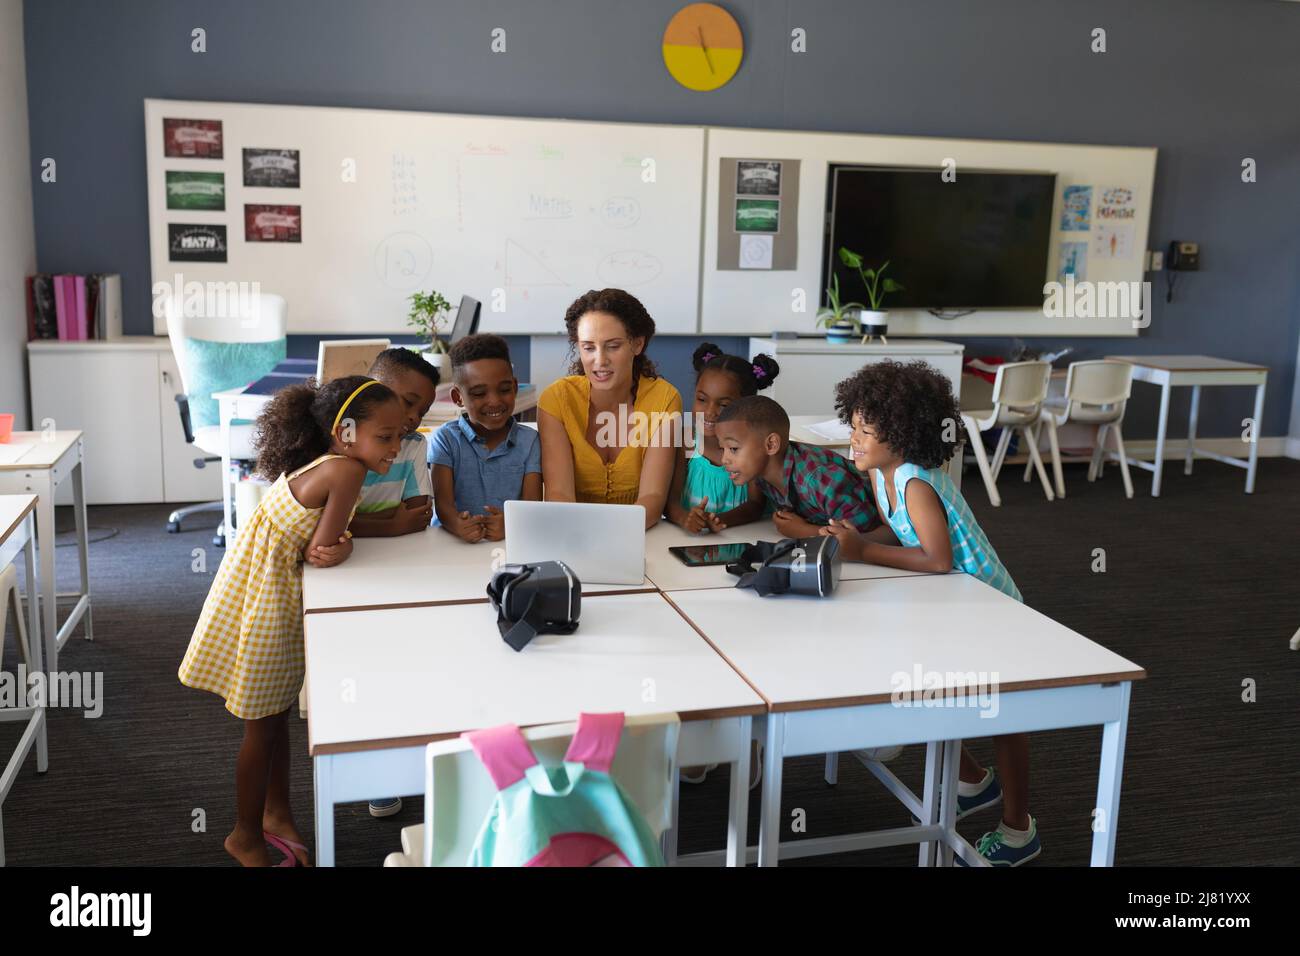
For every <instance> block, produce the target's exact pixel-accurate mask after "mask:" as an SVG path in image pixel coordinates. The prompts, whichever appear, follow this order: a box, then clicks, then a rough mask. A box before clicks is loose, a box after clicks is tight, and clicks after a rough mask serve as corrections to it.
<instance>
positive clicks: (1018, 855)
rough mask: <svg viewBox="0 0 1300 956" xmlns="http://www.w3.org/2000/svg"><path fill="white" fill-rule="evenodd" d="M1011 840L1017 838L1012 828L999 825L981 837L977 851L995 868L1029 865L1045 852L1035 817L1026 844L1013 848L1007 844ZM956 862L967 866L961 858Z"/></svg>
mask: <svg viewBox="0 0 1300 956" xmlns="http://www.w3.org/2000/svg"><path fill="white" fill-rule="evenodd" d="M1011 839H1015V837H1014V836H1013V835H1012V831H1010V828H1009V827H1007V825H1006V824H1005V823H999V824H998V828H997V829H996V830H991V831H990V832H988V833H986V834H984V835H983V836H982V837H980V842H979V845H978V846H977V847H976V848H975V849H976V850H977V851H978V852H979V855H980V856H982V857H984V859H986V860H988V861H989V863H991V864H992V865H993V866H1019V865H1020V864H1022V863H1028V862H1029V861H1030V860H1032V859H1034V857H1036V856H1038V854H1040V853H1042V852H1043V845H1042V843H1040V842H1039V840H1038V821H1036V820H1035V819H1034V818H1033V817H1030V818H1029V836H1028V838H1027V839H1025V842H1024V843H1023V844H1021V845H1020V846H1013V845H1012V844H1010V843H1008V842H1007V841H1008V840H1011ZM956 860H957V863H958V865H960V866H966V865H967V863H966V861H965V860H963V859H962V858H961V857H956Z"/></svg>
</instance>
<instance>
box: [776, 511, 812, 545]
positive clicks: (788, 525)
mask: <svg viewBox="0 0 1300 956" xmlns="http://www.w3.org/2000/svg"><path fill="white" fill-rule="evenodd" d="M772 523H773V524H774V525H776V530H777V531H779V532H780V533H781V537H783V538H812V537H815V536H817V535H819V534H821V533H822V526H821V525H816V524H813V523H812V522H810V521H806V520H804V519H803V518H801V517H799V516H798V515H797V514H795V513H794V512H793V511H787V510H785V509H782V510H780V511H778V512H776V514H774V515H772Z"/></svg>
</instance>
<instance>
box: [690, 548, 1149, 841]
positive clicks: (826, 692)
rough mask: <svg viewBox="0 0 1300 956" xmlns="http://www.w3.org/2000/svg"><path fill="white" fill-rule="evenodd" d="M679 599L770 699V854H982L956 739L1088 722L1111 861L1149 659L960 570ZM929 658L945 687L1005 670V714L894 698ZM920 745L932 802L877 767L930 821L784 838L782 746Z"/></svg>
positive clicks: (766, 788) (766, 781)
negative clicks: (908, 848)
mask: <svg viewBox="0 0 1300 956" xmlns="http://www.w3.org/2000/svg"><path fill="white" fill-rule="evenodd" d="M671 599H672V601H673V603H674V604H676V605H677V606H678V607H679V608H680V609H681V611H682V613H684V614H685V615H686V616H687V617H688V618H689V619H690V620H691V622H692V623H694V624H695V626H696V627H697V628H698V629H699V630H700V632H701V633H703V634H706V635H708V638H709V640H710V641H711V642H712V643H713V644H714V646H716V647H717V649H718V651H719V652H720V653H721V654H723V655H724V656H725V657H726V658H727V659H728V660H729V661H730V662H731V663H732V665H733V666H735V667H736V669H737V670H739V671H740V672H741V673H742V674H743V675H745V677H746V679H748V680H749V682H750V683H751V684H752V685H753V686H754V687H756V688H758V690H759V691H760V692H761V693H762V694H763V696H764V697H765V698H766V699H767V700H768V701H769V703H770V705H771V706H770V710H771V713H770V714H769V715H768V718H767V738H766V739H767V743H766V756H765V758H764V761H763V818H762V826H761V830H760V832H761V834H762V835H761V837H760V840H759V847H758V858H759V861H760V863H761V864H764V865H775V864H776V862H777V858H778V855H780V856H784V857H786V858H792V857H795V856H808V855H814V854H818V853H831V852H844V851H848V850H860V849H866V848H874V847H881V846H893V845H897V844H901V843H921V844H922V845H923V848H922V851H921V856H920V860H921V863H922V865H925V864H927V863H928V862H929V859H930V853H931V852H932V847H933V845H934V844H936V843H937V844H940V845H942V847H943V848H944V854H943V856H944V859H945V861H947V860H948V859H950V854H951V853H952V852H954V851H955V852H957V853H960V854H961V855H962V857H963V858H964V859H966V860H967V861H968V862H972V863H979V862H982V861H981V860H980V859H979V858H978V856H976V854H975V851H974V849H973V848H972V847H971V846H970V844H968V843H966V841H965V840H963V839H962V838H961V837H960V835H958V834H957V831H956V829H955V825H954V819H955V812H956V801H955V798H953V797H952V795H953V794H954V793H955V792H956V785H955V781H956V773H957V761H958V755H959V752H960V744H961V740H962V739H963V738H974V737H989V736H995V735H999V734H1009V733H1020V732H1028V731H1039V730H1052V729H1058V728H1064V727H1079V726H1088V725H1092V724H1102V725H1104V728H1105V729H1104V731H1103V734H1102V750H1101V770H1100V774H1099V778H1098V785H1097V810H1098V812H1099V814H1103V815H1104V816H1103V817H1102V819H1103V820H1104V822H1105V825H1104V826H1100V827H1097V828H1095V832H1094V836H1093V846H1092V862H1093V865H1107V866H1109V865H1110V864H1111V863H1113V861H1114V855H1115V833H1116V828H1117V825H1118V813H1119V793H1120V780H1121V774H1122V770H1123V762H1124V736H1125V730H1126V726H1127V721H1128V701H1129V690H1130V685H1131V682H1132V681H1134V680H1139V679H1141V678H1143V677H1145V676H1146V675H1145V672H1144V671H1143V670H1142V669H1141V668H1140V667H1138V665H1136V664H1134V663H1132V662H1131V661H1128V660H1125V659H1124V658H1122V657H1120V656H1119V655H1118V654H1114V653H1112V652H1111V651H1108V650H1106V649H1105V648H1104V647H1101V646H1100V645H1098V644H1095V643H1093V642H1092V641H1089V640H1088V639H1087V638H1084V637H1082V636H1080V635H1078V634H1076V633H1074V632H1073V631H1071V630H1069V629H1068V628H1066V627H1063V626H1062V625H1060V624H1057V623H1056V622H1054V621H1052V620H1051V619H1049V618H1047V617H1044V616H1043V615H1042V614H1039V613H1038V612H1037V611H1034V610H1033V609H1032V608H1029V607H1026V606H1025V605H1023V604H1020V603H1018V602H1016V601H1013V600H1011V599H1010V598H1008V597H1006V596H1005V595H1003V594H1002V593H1000V592H998V591H995V590H994V589H993V588H990V587H988V586H986V585H984V584H982V583H981V582H979V581H977V580H976V579H974V578H972V577H970V576H968V575H965V574H960V573H953V574H943V575H924V576H918V577H913V578H907V579H891V580H885V579H876V580H870V581H847V582H844V583H842V584H841V585H840V587H839V589H838V591H837V592H836V594H835V597H834V598H833V599H832V600H822V599H817V598H805V597H799V596H792V595H785V596H782V597H781V598H780V599H773V598H760V597H758V596H757V595H752V594H750V595H742V594H736V593H734V592H727V591H721V590H697V591H682V592H677V593H674V594H673V595H672V596H671ZM746 601H747V602H748V604H746V603H744V602H746ZM918 668H919V669H920V670H922V671H923V672H924V673H925V674H930V673H933V674H935V675H937V676H936V678H935V681H936V683H935V685H934V686H935V687H941V688H943V689H945V690H951V689H953V688H955V687H957V686H958V684H959V682H960V680H961V675H966V674H972V673H973V674H976V675H979V674H981V673H984V674H987V675H988V679H989V680H991V681H996V688H997V691H998V693H997V694H996V696H995V697H994V698H993V700H995V701H996V706H997V713H996V716H993V717H984V716H982V714H983V713H986V712H989V711H991V708H989V711H984V710H981V709H980V708H978V707H975V706H965V707H959V706H946V707H937V706H929V707H926V706H916V705H913V706H900V705H898V704H895V703H893V702H892V700H891V695H893V693H894V692H895V690H896V689H899V688H900V686H901V684H900V679H909V678H912V675H913V674H914V671H915V670H916V669H918ZM898 675H905V677H902V678H900V677H899V676H898ZM954 702H955V701H954ZM912 743H926V744H927V745H928V759H927V773H926V787H925V791H926V793H925V798H924V801H922V800H920V799H918V798H917V797H916V796H915V795H914V794H913V793H912V792H911V791H910V790H909V789H907V787H906V786H905V785H904V784H902V782H901V781H898V780H897V778H896V777H894V776H893V774H892V773H890V772H889V771H888V770H887V769H885V768H884V767H882V766H880V765H878V764H877V765H872V767H871V768H870V769H872V771H873V773H875V774H876V776H877V777H879V778H880V779H881V780H882V782H884V783H885V785H886V786H887V787H888V788H889V789H890V790H891V792H893V793H894V794H895V796H897V797H898V798H899V799H900V801H901V802H902V803H903V804H904V805H905V806H907V807H908V808H909V809H911V810H912V812H913V813H914V814H915V816H916V817H917V818H918V819H919V820H921V821H922V825H921V826H919V827H899V828H895V829H892V830H884V831H877V832H874V833H865V834H854V835H851V836H840V837H824V838H815V839H806V840H800V841H798V842H795V843H787V844H785V845H779V844H778V834H779V833H780V826H781V822H782V821H781V819H780V811H781V772H782V759H783V758H784V757H790V756H798V755H802V754H821V753H826V754H836V753H838V752H841V751H851V750H856V749H860V748H863V747H879V746H889V745H893V744H912ZM940 762H942V764H943V775H944V778H945V781H946V786H944V787H943V793H944V795H945V798H946V799H945V801H944V802H945V804H946V805H945V806H943V807H940V806H939V805H938V803H937V800H936V796H935V794H936V792H937V790H938V785H939V776H938V772H939V764H940ZM833 777H834V774H833V771H832V769H831V768H830V767H828V779H829V780H832V781H833Z"/></svg>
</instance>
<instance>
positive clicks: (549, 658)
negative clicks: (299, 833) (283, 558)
mask: <svg viewBox="0 0 1300 956" xmlns="http://www.w3.org/2000/svg"><path fill="white" fill-rule="evenodd" d="M304 630H305V641H306V654H307V687H308V691H307V694H308V702H309V704H308V737H309V741H310V749H311V755H312V762H313V768H314V778H315V790H316V858H317V864H318V865H320V866H331V865H333V862H334V806H335V804H338V803H345V802H349V801H359V800H368V799H372V798H376V797H387V796H392V795H393V794H395V793H396V794H411V793H423V792H424V746H425V744H427V743H429V742H430V741H434V740H441V739H445V738H448V737H454V736H456V735H458V734H460V733H462V732H463V731H466V730H474V729H478V728H482V727H491V726H495V725H498V724H503V723H514V724H518V725H519V726H521V727H528V726H536V725H541V724H549V723H559V722H562V721H567V720H573V719H574V718H575V717H576V716H577V714H578V713H579V712H584V711H585V712H594V713H601V712H610V711H622V712H624V713H627V714H655V713H666V712H676V713H677V714H678V715H679V716H680V718H681V720H682V722H683V723H682V732H681V737H680V740H679V747H678V759H679V762H680V763H681V764H682V765H687V766H689V765H693V764H703V763H731V764H734V765H735V766H734V767H733V768H732V771H731V781H732V784H731V808H730V814H731V816H730V821H731V822H730V826H729V831H728V841H727V842H728V853H729V856H730V859H731V860H732V862H733V863H734V862H738V861H739V860H740V859H741V858H742V856H743V853H744V846H745V842H746V841H745V832H746V829H745V828H746V822H747V820H746V817H747V809H748V798H749V788H748V783H749V741H750V735H751V721H752V718H753V717H754V716H755V715H758V714H761V713H763V712H764V710H765V709H766V707H765V704H764V702H763V700H762V698H761V697H759V695H758V694H757V693H755V692H754V690H753V689H752V688H751V687H749V685H747V684H746V683H745V682H744V681H743V680H742V679H741V678H740V677H739V676H738V675H737V674H736V672H735V671H734V670H733V669H732V668H731V667H729V666H728V665H727V664H726V662H725V661H723V659H722V658H721V657H719V656H718V655H717V654H716V653H715V652H714V651H713V649H712V648H710V646H709V645H708V643H706V642H705V641H704V640H702V639H701V638H700V636H699V634H697V633H696V632H695V631H694V630H693V629H692V628H691V627H690V625H689V624H687V622H686V621H685V620H683V619H682V617H681V616H680V615H679V614H678V613H677V612H676V611H675V610H674V609H673V608H672V607H671V606H670V605H669V604H668V602H667V601H665V600H664V598H663V597H662V596H661V595H659V594H655V593H648V594H623V595H604V596H598V597H591V598H585V597H584V599H583V602H582V626H581V627H579V629H578V630H577V631H576V632H575V633H573V634H568V635H560V634H547V635H542V636H540V637H537V638H535V639H534V640H533V642H532V643H531V644H529V645H528V646H527V647H526V648H525V649H524V650H523V651H522V652H519V653H516V652H515V651H513V650H511V649H510V648H509V647H508V646H507V645H506V644H505V643H504V642H503V641H502V640H501V636H500V634H499V633H498V631H497V626H496V616H495V614H493V612H492V609H491V607H490V606H488V605H483V604H458V605H445V606H442V607H419V608H387V609H382V610H369V611H357V612H355V613H350V614H309V615H307V617H306V622H305V628H304ZM675 832H676V830H675V828H674V833H675ZM376 862H378V861H376Z"/></svg>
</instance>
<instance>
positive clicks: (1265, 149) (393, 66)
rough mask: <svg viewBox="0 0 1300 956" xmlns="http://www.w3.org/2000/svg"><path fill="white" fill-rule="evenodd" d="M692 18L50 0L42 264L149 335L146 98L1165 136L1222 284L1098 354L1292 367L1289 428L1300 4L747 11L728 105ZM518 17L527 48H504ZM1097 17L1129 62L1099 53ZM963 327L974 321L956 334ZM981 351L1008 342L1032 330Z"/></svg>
mask: <svg viewBox="0 0 1300 956" xmlns="http://www.w3.org/2000/svg"><path fill="white" fill-rule="evenodd" d="M681 5H682V3H680V2H678V0H637V2H635V3H626V2H625V3H617V4H616V3H611V2H608V0H547V2H544V3H540V2H530V0H512V2H505V0H475V2H469V0H465V2H437V3H434V2H427V0H366V2H355V0H226V2H223V3H220V4H217V3H211V2H209V3H204V2H199V0H132V2H130V3H121V2H114V3H104V2H76V0H28V2H27V3H26V5H25V13H26V17H25V24H24V34H25V41H26V53H27V79H28V97H29V105H30V123H31V154H32V172H33V177H34V180H33V181H34V186H33V189H34V192H35V213H36V227H37V252H38V259H39V263H38V264H39V267H40V268H41V269H42V270H47V271H57V270H81V271H89V270H113V271H118V272H121V273H122V275H123V285H124V296H125V302H124V306H125V309H126V312H127V319H126V325H127V330H128V331H131V332H137V333H143V332H147V331H149V301H148V295H149V289H148V286H149V261H148V231H147V223H146V219H147V203H146V197H145V157H144V130H143V118H142V114H143V109H142V104H141V101H142V100H143V99H144V98H145V97H150V96H153V97H172V98H181V99H214V100H239V101H250V102H270V103H300V104H308V105H333V106H357V107H385V108H393V109H412V110H439V111H448V112H468V113H489V114H491V113H499V114H506V115H517V116H556V117H568V118H575V119H598V120H634V121H644V122H668V123H694V124H712V125H724V126H752V127H770V128H778V129H780V128H785V129H811V130H832V131H846V132H847V131H851V132H871V133H886V134H909V135H942V136H954V137H971V138H993V139H1022V140H1047V141H1063V142H1082V143H1103V144H1113V145H1139V146H1156V147H1158V148H1159V150H1160V159H1159V165H1158V168H1157V175H1156V195H1155V199H1154V202H1155V206H1154V218H1153V223H1152V235H1151V245H1152V247H1153V248H1164V247H1165V246H1166V245H1167V243H1168V242H1169V241H1170V240H1171V239H1194V240H1198V241H1200V242H1201V243H1202V256H1203V259H1204V269H1203V271H1202V272H1201V273H1199V274H1197V275H1192V276H1187V277H1185V278H1184V280H1183V281H1182V282H1181V284H1180V286H1179V289H1178V295H1177V298H1176V300H1175V302H1174V303H1173V305H1171V306H1166V305H1165V304H1164V302H1163V297H1160V299H1159V301H1158V302H1157V305H1156V308H1155V310H1154V314H1153V321H1152V327H1151V328H1150V329H1148V330H1147V331H1146V333H1145V334H1144V335H1143V336H1142V337H1141V338H1140V339H1137V340H1133V339H1111V340H1106V339H1082V340H1078V343H1077V344H1078V347H1079V356H1080V357H1089V356H1095V355H1101V354H1106V353H1109V352H1116V351H1121V352H1142V353H1159V352H1184V353H1187V352H1207V353H1212V354H1218V355H1223V356H1226V357H1232V358H1238V359H1243V360H1250V361H1256V362H1263V363H1267V364H1268V365H1270V366H1271V367H1272V369H1273V375H1272V378H1271V381H1270V388H1269V396H1268V404H1267V407H1266V413H1265V420H1264V423H1263V429H1262V432H1263V434H1264V435H1282V434H1285V433H1286V431H1287V421H1288V417H1289V413H1290V404H1291V401H1290V399H1291V392H1292V383H1293V379H1294V375H1295V366H1296V354H1297V348H1296V343H1297V337H1298V336H1300V282H1298V280H1297V269H1296V263H1297V259H1298V256H1297V254H1298V253H1300V235H1297V228H1296V222H1297V218H1296V213H1297V210H1300V123H1297V121H1296V119H1295V117H1296V111H1295V100H1294V97H1295V92H1296V90H1297V89H1300V57H1297V56H1296V55H1295V50H1296V38H1297V36H1298V35H1300V4H1295V3H1283V2H1280V0H1142V2H1140V3H1138V2H1134V0H1092V2H1090V3H1087V4H1081V3H1067V2H1064V0H998V2H996V3H989V2H982V3H972V2H969V0H828V2H815V0H803V2H800V0H790V2H782V0H729V2H727V3H726V4H725V5H726V6H727V7H728V9H730V10H731V11H732V12H733V14H734V15H735V16H736V17H737V19H738V20H739V22H740V24H741V28H742V30H743V31H744V35H745V39H746V57H745V63H744V65H743V66H742V68H741V70H740V73H739V74H738V75H737V77H736V78H735V79H734V80H733V81H732V82H731V83H730V84H729V85H728V86H726V87H724V88H723V89H722V90H720V91H717V92H714V93H704V94H702V93H692V92H689V91H686V90H684V89H682V88H680V87H678V86H677V85H676V84H675V83H673V82H672V81H671V79H670V78H669V76H668V74H667V72H666V71H665V69H664V67H663V63H662V60H661V58H660V52H659V41H660V37H661V36H662V32H663V28H664V25H665V23H666V22H667V20H668V19H669V17H670V16H671V15H672V13H673V12H674V11H675V10H676V9H677V8H679V7H680V6H681ZM196 26H202V27H204V28H205V29H206V30H207V36H208V52H207V53H205V54H201V55H200V54H194V53H191V52H190V38H189V37H190V30H191V29H193V28H194V27H196ZM498 26H499V27H503V28H505V29H506V31H507V52H506V53H505V54H498V55H494V54H492V53H490V52H489V31H490V30H491V29H492V28H494V27H498ZM1097 26H1101V27H1104V28H1105V29H1106V31H1107V39H1108V52H1106V53H1104V54H1093V53H1091V52H1090V50H1089V42H1090V31H1091V30H1092V28H1094V27H1097ZM794 27H802V28H803V29H804V30H806V31H807V38H808V49H807V52H806V53H803V54H793V53H791V52H790V42H789V36H790V30H791V29H792V28H794ZM45 156H53V157H56V158H57V160H58V170H59V177H58V183H57V184H41V183H40V182H39V180H38V179H37V178H36V174H37V173H38V171H39V162H40V159H41V157H45ZM1247 156H1249V157H1252V158H1254V159H1255V160H1256V161H1257V163H1258V165H1259V181H1258V182H1257V183H1255V184H1251V185H1247V184H1243V183H1242V182H1241V179H1240V168H1241V160H1242V158H1243V157H1247ZM557 321H558V319H557ZM959 331H960V323H954V327H953V332H954V334H953V335H952V336H949V337H950V338H957V339H959V340H960V336H959V335H958V334H957V333H958V332H959ZM523 341H524V340H522V339H519V340H517V346H518V345H522V343H523ZM694 344H695V340H690V339H682V340H676V341H673V342H669V341H663V342H658V343H656V345H655V347H654V354H655V355H656V357H658V358H660V359H661V360H662V364H663V365H664V366H665V369H666V371H667V373H668V376H669V378H670V379H672V380H673V381H674V383H675V384H677V385H678V387H679V388H690V387H691V384H692V383H691V382H690V380H689V365H688V364H687V361H686V360H687V358H688V357H689V354H690V350H691V348H693V347H694ZM719 344H723V345H726V346H729V347H736V348H739V347H740V345H739V340H735V339H731V340H723V341H721V342H720V343H719ZM1033 344H1042V345H1045V346H1046V345H1053V344H1056V343H1054V342H1053V341H1052V340H1039V341H1037V342H1035V343H1033ZM967 345H968V350H969V351H970V352H973V353H1001V352H1004V351H1005V349H1006V347H1007V341H1006V340H1004V339H1003V340H984V341H980V340H969V341H967ZM301 347H302V348H304V349H306V348H309V347H311V346H310V343H303V344H302V345H301ZM515 351H516V353H517V354H518V353H521V352H523V351H524V350H523V349H522V348H521V347H516V349H515ZM1139 388H1140V389H1142V392H1140V393H1139V400H1138V401H1137V402H1136V403H1135V408H1134V411H1133V413H1132V414H1133V419H1132V420H1131V422H1130V424H1129V427H1127V428H1126V431H1128V433H1129V435H1130V437H1139V436H1141V435H1142V434H1144V433H1146V434H1150V433H1151V431H1153V429H1149V427H1148V426H1149V422H1150V418H1151V409H1152V407H1153V404H1154V402H1153V398H1152V396H1150V395H1147V394H1145V393H1146V392H1147V391H1152V390H1150V389H1146V388H1145V387H1143V386H1139ZM1205 404H1206V407H1204V408H1203V409H1202V415H1201V433H1202V434H1221V435H1236V434H1239V433H1240V430H1241V426H1240V424H1239V422H1240V420H1241V418H1242V417H1243V416H1244V415H1245V414H1247V413H1248V411H1249V404H1248V403H1247V401H1246V398H1245V396H1244V395H1243V396H1241V397H1240V398H1239V399H1226V400H1225V399H1224V398H1222V397H1220V396H1219V395H1214V396H1212V397H1211V399H1209V400H1207V403H1205ZM1183 408H1185V405H1182V404H1181V403H1176V404H1175V413H1178V412H1179V411H1181V410H1182V409H1183ZM1174 434H1181V431H1180V430H1178V429H1177V428H1176V429H1175V430H1174Z"/></svg>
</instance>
